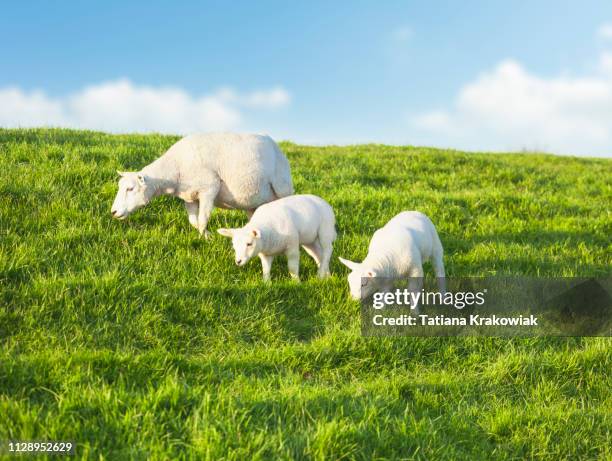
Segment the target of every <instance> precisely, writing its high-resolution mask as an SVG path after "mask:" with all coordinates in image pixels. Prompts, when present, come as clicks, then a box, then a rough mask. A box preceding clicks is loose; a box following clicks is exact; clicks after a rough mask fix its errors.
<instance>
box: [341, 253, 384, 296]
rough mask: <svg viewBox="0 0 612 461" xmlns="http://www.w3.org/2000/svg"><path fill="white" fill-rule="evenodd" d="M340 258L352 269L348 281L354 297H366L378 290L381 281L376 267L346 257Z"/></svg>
mask: <svg viewBox="0 0 612 461" xmlns="http://www.w3.org/2000/svg"><path fill="white" fill-rule="evenodd" d="M338 259H339V260H340V262H341V263H342V264H344V265H345V266H346V267H348V268H349V269H350V270H351V273H350V274H349V276H348V283H349V291H350V292H351V297H352V298H353V299H365V298H367V297H368V296H370V295H371V294H372V293H374V292H375V291H377V290H378V288H379V283H378V280H377V279H376V275H377V274H376V271H375V270H374V269H372V268H371V267H368V266H367V265H364V264H363V263H356V262H353V261H349V260H348V259H344V258H338Z"/></svg>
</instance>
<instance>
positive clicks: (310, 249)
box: [302, 240, 321, 267]
mask: <svg viewBox="0 0 612 461" xmlns="http://www.w3.org/2000/svg"><path fill="white" fill-rule="evenodd" d="M302 248H304V250H305V251H306V253H308V254H309V255H310V257H311V258H312V259H314V261H315V263H316V264H317V267H320V266H321V245H320V244H319V240H315V241H314V242H312V243H309V244H308V245H302Z"/></svg>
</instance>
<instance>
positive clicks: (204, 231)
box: [200, 229, 212, 240]
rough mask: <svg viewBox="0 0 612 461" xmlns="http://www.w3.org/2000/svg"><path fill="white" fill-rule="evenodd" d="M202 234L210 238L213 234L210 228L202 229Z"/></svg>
mask: <svg viewBox="0 0 612 461" xmlns="http://www.w3.org/2000/svg"><path fill="white" fill-rule="evenodd" d="M200 236H202V237H204V238H205V239H206V240H208V239H209V238H210V237H211V236H212V234H211V233H210V232H209V231H208V230H206V229H204V230H201V231H200Z"/></svg>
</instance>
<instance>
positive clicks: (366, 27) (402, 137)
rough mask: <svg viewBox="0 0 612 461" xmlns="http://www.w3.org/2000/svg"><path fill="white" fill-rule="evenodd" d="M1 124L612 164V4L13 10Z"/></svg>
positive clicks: (5, 15) (144, 5) (1, 19)
mask: <svg viewBox="0 0 612 461" xmlns="http://www.w3.org/2000/svg"><path fill="white" fill-rule="evenodd" d="M0 38H1V39H2V43H3V44H4V45H3V50H2V51H3V53H2V59H1V60H0V126H38V125H61V126H77V127H85V128H94V129H105V130H108V131H126V132H130V131H151V130H153V131H166V132H191V131H207V130H209V129H211V130H213V129H214V130H216V129H231V130H246V131H263V132H268V133H270V134H271V135H273V136H274V137H275V138H279V139H292V140H295V141H298V142H308V143H317V144H323V143H354V142H368V141H374V142H385V143H393V144H418V145H423V144H425V145H434V146H444V147H457V148H464V149H471V150H483V149H492V150H509V149H511V150H516V149H543V150H549V151H555V152H560V153H575V154H585V155H610V154H609V153H612V2H609V1H582V2H575V1H573V2H569V1H568V2H561V1H545V0H541V1H537V2H533V1H532V2H529V1H512V2H501V1H471V2H458V1H455V2H425V1H423V2H374V1H372V2H357V1H354V2H348V1H347V2H317V1H310V2H249V3H247V2H234V3H228V2H188V1H183V2H170V1H166V2H160V1H148V2H119V1H116V2H115V1H104V2H97V3H96V2H9V3H6V4H5V5H3V11H2V15H0Z"/></svg>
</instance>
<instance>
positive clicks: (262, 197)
mask: <svg viewBox="0 0 612 461" xmlns="http://www.w3.org/2000/svg"><path fill="white" fill-rule="evenodd" d="M119 175H120V176H121V178H120V179H119V190H118V192H117V196H116V197H115V201H114V202H113V206H112V208H111V213H112V215H113V216H114V217H115V218H117V219H125V218H126V217H127V216H128V215H129V214H131V213H132V212H134V211H135V210H137V209H138V208H140V207H143V206H145V205H146V204H147V203H149V202H150V201H151V199H152V198H154V197H156V196H158V195H162V194H169V195H173V196H175V197H179V198H181V199H182V200H184V202H185V208H186V209H187V213H188V215H189V223H190V224H191V225H192V226H194V227H195V228H196V229H198V231H199V232H200V234H203V235H205V236H208V235H209V233H208V231H207V230H206V226H207V224H208V219H209V217H210V213H211V212H212V209H213V207H214V206H217V207H220V208H237V209H240V210H246V211H247V213H249V215H251V214H252V212H253V211H254V209H255V208H257V207H258V206H260V205H262V204H264V203H267V202H270V201H272V200H275V199H277V198H281V197H286V196H288V195H291V194H293V184H292V181H291V171H290V169H289V162H288V161H287V158H286V157H285V155H284V154H283V153H282V152H281V150H280V148H279V147H278V145H277V144H276V143H275V142H274V141H273V140H272V139H271V138H270V137H269V136H263V135H254V134H234V133H210V134H195V135H190V136H187V137H184V138H183V139H181V140H180V141H178V142H177V143H176V144H174V145H173V146H172V147H170V149H168V151H167V152H166V153H165V154H164V155H162V156H161V157H159V158H158V159H157V160H155V161H154V162H153V163H151V164H149V165H147V166H145V167H144V168H143V169H142V170H141V171H139V172H130V173H123V172H119Z"/></svg>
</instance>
